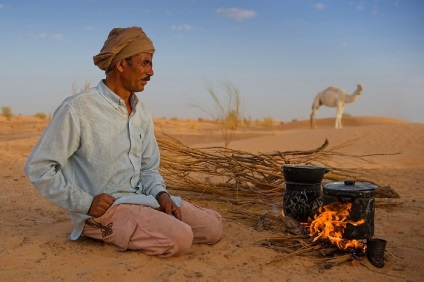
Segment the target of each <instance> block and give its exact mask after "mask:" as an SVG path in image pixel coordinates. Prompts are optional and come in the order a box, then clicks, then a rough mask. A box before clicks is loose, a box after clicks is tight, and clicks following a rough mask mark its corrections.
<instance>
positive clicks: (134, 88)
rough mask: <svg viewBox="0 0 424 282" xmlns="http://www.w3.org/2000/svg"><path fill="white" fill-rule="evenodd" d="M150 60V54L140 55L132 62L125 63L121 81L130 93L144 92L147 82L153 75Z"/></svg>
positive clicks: (151, 58)
mask: <svg viewBox="0 0 424 282" xmlns="http://www.w3.org/2000/svg"><path fill="white" fill-rule="evenodd" d="M152 60H153V55H152V54H149V53H140V54H137V55H135V56H134V57H133V58H132V60H130V61H125V67H124V71H123V73H122V81H123V83H124V87H125V88H127V90H129V91H131V92H141V91H143V90H144V86H146V84H147V81H149V80H150V77H151V76H153V75H154V72H153V62H152Z"/></svg>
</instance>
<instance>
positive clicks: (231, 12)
mask: <svg viewBox="0 0 424 282" xmlns="http://www.w3.org/2000/svg"><path fill="white" fill-rule="evenodd" d="M216 13H217V14H218V15H220V16H224V17H228V18H232V19H235V20H238V21H243V20H246V19H250V18H253V17H254V16H256V13H255V12H254V11H250V10H243V9H239V8H219V9H217V10H216Z"/></svg>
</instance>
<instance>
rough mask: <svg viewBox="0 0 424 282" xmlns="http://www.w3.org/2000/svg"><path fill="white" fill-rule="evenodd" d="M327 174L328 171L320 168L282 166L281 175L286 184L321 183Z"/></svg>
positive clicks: (297, 165) (296, 165) (312, 166)
mask: <svg viewBox="0 0 424 282" xmlns="http://www.w3.org/2000/svg"><path fill="white" fill-rule="evenodd" d="M327 172H329V170H328V169H327V168H325V167H322V166H315V165H299V164H283V175H284V179H285V180H286V182H298V183H321V181H322V179H323V178H324V174H326V173H327Z"/></svg>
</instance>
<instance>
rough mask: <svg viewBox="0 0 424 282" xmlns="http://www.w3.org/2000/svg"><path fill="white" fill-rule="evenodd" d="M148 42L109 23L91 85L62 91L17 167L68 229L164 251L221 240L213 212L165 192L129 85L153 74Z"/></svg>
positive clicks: (140, 86) (150, 133)
mask: <svg viewBox="0 0 424 282" xmlns="http://www.w3.org/2000/svg"><path fill="white" fill-rule="evenodd" d="M154 51H155V49H154V47H153V43H152V41H151V40H150V39H149V38H148V37H147V36H146V34H145V33H144V32H143V30H142V29H141V28H140V27H130V28H114V29H112V31H111V32H110V33H109V36H108V38H107V40H106V41H105V43H104V45H103V48H102V49H101V51H100V53H99V54H98V55H96V56H94V58H93V59H94V64H95V65H96V66H98V67H99V68H100V69H101V70H103V71H105V73H106V79H104V80H102V81H100V83H99V84H98V85H97V87H94V88H91V89H88V90H86V91H83V92H82V93H80V94H77V95H73V96H70V97H68V98H66V99H65V100H64V101H63V103H62V104H61V105H60V106H59V107H58V109H57V110H56V111H55V113H54V115H53V117H52V120H51V122H50V124H49V125H48V126H47V128H46V130H45V131H44V133H43V134H42V136H41V138H40V140H39V141H38V143H37V145H36V146H35V148H34V150H33V151H32V153H31V155H30V156H29V158H28V160H27V163H26V165H25V172H26V174H27V175H28V177H29V179H30V181H31V182H32V184H33V185H34V187H35V188H36V189H37V190H38V192H39V193H40V194H41V195H43V196H44V197H45V198H46V199H47V200H49V201H50V202H52V203H54V204H56V205H57V206H59V207H62V208H64V209H67V210H68V212H69V214H70V216H71V219H72V222H73V224H74V230H73V232H72V233H71V235H70V239H71V240H76V239H78V238H79V237H80V236H81V235H85V236H88V237H91V238H95V239H99V240H103V241H104V242H106V243H112V244H115V245H116V246H118V248H119V249H121V250H127V249H130V250H140V251H142V252H144V253H146V254H148V255H158V256H161V257H168V256H173V255H181V254H184V253H186V252H187V251H188V250H189V248H190V246H191V245H192V244H196V243H205V244H214V243H216V242H218V241H219V240H220V239H221V236H222V222H221V215H220V214H219V213H217V212H216V211H213V210H211V209H206V208H200V207H197V206H195V205H193V204H191V203H190V202H188V201H185V200H182V199H181V198H180V197H176V196H171V195H170V194H169V193H168V192H167V190H166V187H165V184H164V181H163V178H162V176H161V175H160V174H159V172H158V167H159V161H160V155H159V148H158V144H157V142H156V138H155V135H154V128H153V120H152V117H151V114H150V113H149V111H148V110H147V109H146V108H145V106H144V105H143V104H142V103H141V102H140V101H139V100H138V97H137V95H136V94H135V92H141V91H143V90H144V87H145V85H146V84H147V82H148V81H149V80H150V77H151V76H153V74H154V73H153V68H152V59H153V53H154Z"/></svg>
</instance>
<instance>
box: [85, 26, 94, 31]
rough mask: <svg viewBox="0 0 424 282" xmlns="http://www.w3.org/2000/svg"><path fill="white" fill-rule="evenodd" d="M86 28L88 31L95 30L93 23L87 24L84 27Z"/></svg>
mask: <svg viewBox="0 0 424 282" xmlns="http://www.w3.org/2000/svg"><path fill="white" fill-rule="evenodd" d="M84 29H85V30H87V31H93V30H94V27H93V26H91V25H87V26H85V27H84Z"/></svg>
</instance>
